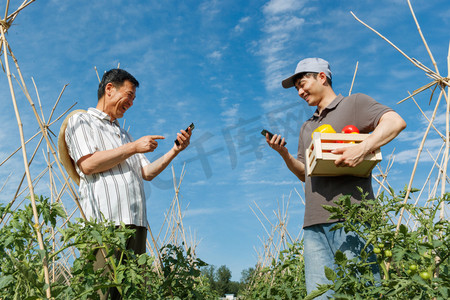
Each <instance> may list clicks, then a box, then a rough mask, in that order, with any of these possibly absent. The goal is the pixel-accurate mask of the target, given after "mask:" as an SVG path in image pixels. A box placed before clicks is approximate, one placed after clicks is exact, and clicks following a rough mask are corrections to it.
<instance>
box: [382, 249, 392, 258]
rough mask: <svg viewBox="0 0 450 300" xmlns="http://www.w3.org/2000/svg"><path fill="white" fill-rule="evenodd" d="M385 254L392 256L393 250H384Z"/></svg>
mask: <svg viewBox="0 0 450 300" xmlns="http://www.w3.org/2000/svg"><path fill="white" fill-rule="evenodd" d="M384 256H386V257H392V251H391V250H384Z"/></svg>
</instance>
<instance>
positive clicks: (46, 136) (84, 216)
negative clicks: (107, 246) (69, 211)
mask: <svg viewBox="0 0 450 300" xmlns="http://www.w3.org/2000/svg"><path fill="white" fill-rule="evenodd" d="M5 47H8V50H9V53H10V55H11V57H12V59H13V60H14V63H15V65H16V70H17V72H18V74H19V78H20V81H21V82H22V86H23V88H24V90H25V96H26V98H27V99H28V102H29V103H30V105H31V108H32V110H33V112H34V115H35V117H36V120H37V122H38V124H39V128H40V129H41V132H42V134H43V136H44V138H45V140H46V142H47V145H48V146H49V147H50V150H51V152H52V155H53V157H54V158H55V161H56V164H57V165H58V168H59V170H60V172H61V174H62V175H63V177H64V180H66V181H68V180H69V179H68V178H67V177H66V175H65V173H64V171H63V168H62V166H61V163H60V162H59V159H58V157H57V155H56V151H55V149H54V148H53V146H52V144H51V143H50V140H49V138H48V135H47V130H46V128H44V126H43V125H42V122H41V119H40V117H39V114H38V113H37V111H36V107H35V105H34V103H33V100H32V99H31V97H30V94H29V93H28V89H27V88H26V84H25V81H24V79H23V76H22V72H21V71H20V68H19V65H18V62H17V59H16V57H15V56H14V54H13V52H12V50H11V48H10V47H9V45H7V44H5ZM5 49H6V48H5ZM68 187H69V190H70V191H71V192H72V194H73V195H74V196H75V195H76V193H75V191H74V190H73V189H72V187H71V186H70V185H68ZM75 203H76V205H77V206H78V209H79V211H80V214H81V217H82V218H83V219H85V220H86V215H85V214H84V212H83V209H82V208H81V205H80V202H79V201H78V198H77V197H76V196H75Z"/></svg>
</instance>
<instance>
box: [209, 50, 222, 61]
mask: <svg viewBox="0 0 450 300" xmlns="http://www.w3.org/2000/svg"><path fill="white" fill-rule="evenodd" d="M208 57H209V58H211V59H214V60H219V59H221V58H222V52H220V51H218V50H216V51H213V52H212V53H210V54H209V55H208Z"/></svg>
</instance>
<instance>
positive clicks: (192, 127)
mask: <svg viewBox="0 0 450 300" xmlns="http://www.w3.org/2000/svg"><path fill="white" fill-rule="evenodd" d="M189 128H190V129H191V132H192V130H194V128H195V125H194V123H191V125H189V126H188V127H187V128H186V130H185V131H186V132H189ZM175 144H176V145H177V146H180V142H178V140H177V139H175Z"/></svg>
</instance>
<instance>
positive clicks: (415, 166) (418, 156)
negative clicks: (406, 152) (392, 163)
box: [396, 92, 442, 232]
mask: <svg viewBox="0 0 450 300" xmlns="http://www.w3.org/2000/svg"><path fill="white" fill-rule="evenodd" d="M441 99H442V92H441V94H440V95H439V97H438V100H437V102H436V106H435V108H434V111H433V115H432V116H431V120H430V122H429V123H428V127H427V129H426V130H425V133H424V135H423V138H422V141H421V143H420V146H419V150H418V152H417V157H416V161H415V162H414V167H413V171H412V173H411V178H410V180H409V183H408V188H407V190H406V195H405V199H404V201H403V203H404V204H406V202H407V201H408V198H409V194H410V193H411V188H412V183H413V180H414V176H415V174H416V170H417V165H418V164H419V158H420V154H421V153H422V149H423V146H424V144H425V140H426V139H427V136H428V132H429V131H430V128H431V124H432V123H433V121H434V119H435V118H436V113H437V110H438V107H439V103H440V102H441ZM404 211H405V208H404V207H402V209H401V211H400V215H399V219H398V222H397V228H396V231H397V232H398V230H399V228H400V225H401V222H402V218H403V212H404Z"/></svg>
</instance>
